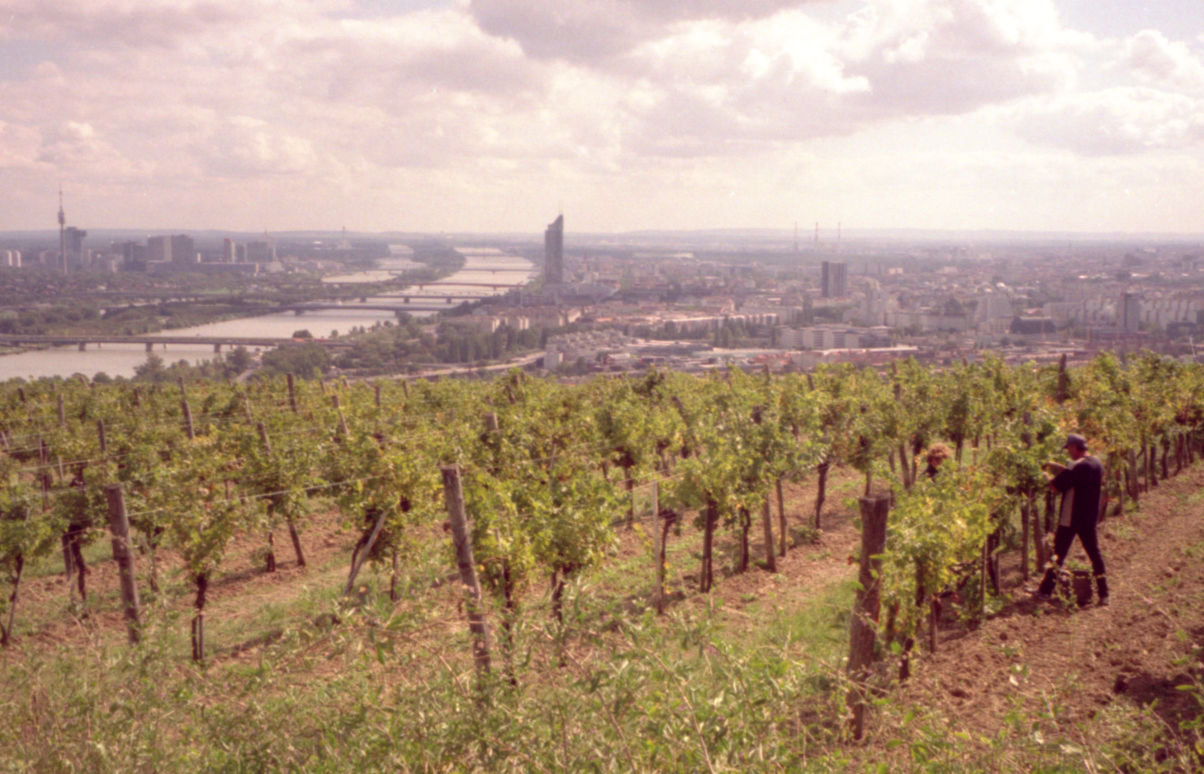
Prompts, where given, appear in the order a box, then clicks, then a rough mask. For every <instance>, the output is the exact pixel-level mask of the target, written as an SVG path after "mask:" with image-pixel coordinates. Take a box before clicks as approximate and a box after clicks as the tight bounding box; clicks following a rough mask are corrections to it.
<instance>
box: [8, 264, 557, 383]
mask: <svg viewBox="0 0 1204 774" xmlns="http://www.w3.org/2000/svg"><path fill="white" fill-rule="evenodd" d="M460 252H461V253H462V254H463V255H464V267H463V268H462V269H461V270H460V271H458V272H455V273H454V274H451V275H449V276H448V277H445V278H444V279H442V280H440V285H439V287H438V288H429V287H428V288H423V289H421V290H420V289H418V288H411V289H407V290H406V291H405V292H404V293H392V294H388V295H371V296H370V295H368V292H369V291H370V290H371V286H372V285H373V284H374V283H377V282H381V281H384V280H387V279H389V278H390V277H391V276H393V275H394V274H395V273H397V272H400V271H402V270H403V269H405V268H412V267H413V266H414V264H413V263H411V262H410V261H407V260H406V259H404V258H386V259H382V260H381V261H380V263H379V264H378V266H377V268H376V269H373V270H370V271H366V272H356V273H354V274H343V275H337V276H331V277H327V278H326V280H327V281H330V282H341V283H355V282H363V283H364V286H365V303H368V304H382V303H388V304H393V303H397V302H398V297H399V296H401V295H405V296H408V297H409V298H410V299H411V300H412V301H420V300H421V298H422V297H423V296H424V295H426V296H432V295H436V294H440V295H444V296H446V295H448V294H456V295H461V294H462V295H471V296H481V297H483V296H487V295H494V294H498V293H504V292H506V290H508V289H509V288H510V287H514V286H517V285H523V284H525V283H527V282H529V281H530V279H531V278H532V277H533V276H535V274H536V273H537V272H538V269H537V268H536V267H535V265H534V264H532V263H531V262H530V261H528V260H527V259H525V258H520V257H518V256H514V255H509V254H507V253H504V252H502V251H500V250H494V249H488V248H485V249H482V248H463V249H460ZM456 282H463V283H470V284H467V285H456V284H454V283H456ZM477 283H479V284H477ZM485 283H496V284H497V285H499V286H502V285H504V287H496V288H490V287H484V286H483V285H484V284H485ZM424 314H431V313H430V312H426V313H423V312H415V313H414V315H415V316H423V315H424ZM393 319H395V316H394V314H393V313H392V312H386V311H379V310H357V309H356V308H355V304H350V303H349V304H346V305H344V306H343V307H341V308H339V309H323V310H318V311H313V312H305V313H303V314H300V315H298V314H294V313H292V312H284V313H279V314H268V315H262V316H259V317H244V318H240V319H237V320H225V321H223V322H216V323H209V324H206V325H197V326H193V327H191V328H175V329H173V330H170V331H160V332H159V334H152V335H162V336H173V337H174V336H267V337H271V338H288V337H289V336H291V335H292V334H293V333H294V332H295V331H298V330H301V329H305V330H308V331H309V332H310V333H312V334H313V335H314V336H317V337H327V336H330V335H331V333H333V332H338V334H339V335H342V334H345V333H347V332H349V331H350V330H351V329H352V328H358V327H361V326H363V327H370V326H372V325H374V324H375V323H378V322H382V321H385V320H393ZM155 354H156V355H158V356H159V357H161V358H163V360H164V362H166V363H169V364H170V363H175V362H178V361H180V360H184V361H187V362H189V363H194V364H195V363H201V362H204V361H207V360H212V359H213V358H214V352H213V346H212V345H211V344H197V345H190V344H170V345H164V346H163V347H158V346H156V348H155ZM146 357H147V352H146V346H145V345H143V344H103V345H99V346H98V345H90V346H89V348H88V349H87V350H86V351H83V352H80V351H79V349H78V348H77V347H74V346H71V347H54V348H52V349H44V350H38V351H36V352H22V353H19V354H14V355H5V356H0V380H3V379H13V378H17V377H23V378H26V379H38V378H42V377H49V376H71V375H73V374H83V375H84V376H87V377H89V378H91V377H92V376H95V375H96V374H97V373H100V372H104V373H106V374H108V375H109V376H133V375H134V369H136V368H137V367H138V366H140V365H142V364H143V363H145V362H146Z"/></svg>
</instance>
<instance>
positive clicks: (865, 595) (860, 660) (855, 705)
mask: <svg viewBox="0 0 1204 774" xmlns="http://www.w3.org/2000/svg"><path fill="white" fill-rule="evenodd" d="M889 511H890V499H889V498H886V497H862V498H861V563H860V572H859V573H858V582H859V588H858V589H857V599H856V601H855V602H854V603H853V617H852V619H851V620H850V622H849V679H850V680H852V682H853V685H852V687H851V688H850V689H849V694H848V703H849V706H850V708H851V709H852V712H853V714H852V718H851V720H850V730H851V731H852V734H853V738H854V739H858V740H859V739H861V737H862V735H863V734H864V731H865V705H866V693H867V690H866V681H867V678H868V677H869V668H870V664H872V663H873V661H874V644H875V640H876V639H877V634H876V632H877V628H878V608H879V603H880V601H881V594H882V589H881V581H880V577H881V573H882V559H881V555H882V552H883V551H884V550H885V548H886V518H887V514H888V513H889Z"/></svg>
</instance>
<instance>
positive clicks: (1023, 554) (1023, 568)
mask: <svg viewBox="0 0 1204 774" xmlns="http://www.w3.org/2000/svg"><path fill="white" fill-rule="evenodd" d="M1029 502H1030V501H1029V498H1028V497H1027V496H1026V497H1025V498H1024V499H1023V500H1022V501H1021V502H1020V577H1021V578H1023V579H1024V580H1028V556H1029V553H1030V552H1029V549H1028V542H1029V535H1028V525H1029V523H1030V520H1029V518H1028V509H1029Z"/></svg>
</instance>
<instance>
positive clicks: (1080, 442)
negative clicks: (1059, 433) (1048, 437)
mask: <svg viewBox="0 0 1204 774" xmlns="http://www.w3.org/2000/svg"><path fill="white" fill-rule="evenodd" d="M1071 446H1073V447H1075V448H1076V449H1084V450H1085V449H1086V448H1087V439H1086V438H1084V437H1083V436H1081V435H1076V434H1075V433H1071V434H1070V435H1068V436H1066V443H1064V444H1062V448H1063V449H1068V448H1070V447H1071Z"/></svg>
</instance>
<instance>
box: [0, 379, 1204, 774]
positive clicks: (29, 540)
mask: <svg viewBox="0 0 1204 774" xmlns="http://www.w3.org/2000/svg"><path fill="white" fill-rule="evenodd" d="M1068 432H1077V433H1081V434H1083V435H1085V436H1086V437H1087V438H1088V440H1089V443H1090V448H1091V451H1092V454H1094V455H1096V456H1097V457H1099V458H1100V460H1101V462H1103V463H1104V468H1105V491H1104V496H1103V502H1102V503H1101V512H1102V514H1103V515H1104V516H1105V519H1106V520H1105V525H1106V528H1105V531H1106V533H1107V535H1108V537H1107V539H1106V541H1105V544H1104V550H1105V554H1106V555H1107V556H1108V560H1109V567H1110V575H1112V576H1115V577H1116V578H1117V581H1116V582H1114V587H1115V588H1116V592H1115V595H1116V597H1117V602H1116V604H1115V605H1114V607H1113V608H1111V609H1109V610H1100V609H1084V610H1078V609H1076V606H1075V604H1074V600H1073V594H1071V595H1070V596H1069V597H1066V598H1063V599H1062V600H1061V601H1057V602H1055V603H1053V604H1048V605H1044V606H1042V605H1039V604H1037V603H1035V602H1032V601H1029V600H1028V599H1027V598H1024V597H1023V594H1022V592H1021V589H1022V587H1023V585H1024V583H1025V582H1026V581H1030V580H1035V579H1036V578H1037V577H1039V575H1040V573H1041V572H1042V568H1043V567H1044V566H1045V564H1046V563H1047V562H1048V561H1049V558H1050V557H1049V552H1050V549H1049V545H1050V544H1049V541H1048V539H1047V536H1048V533H1049V532H1050V530H1051V529H1052V527H1053V524H1054V521H1055V520H1056V516H1055V511H1056V503H1055V501H1054V497H1053V495H1052V493H1051V491H1050V490H1049V488H1048V486H1047V485H1046V481H1047V479H1046V476H1045V474H1044V473H1043V471H1042V465H1043V463H1045V462H1047V461H1049V460H1055V459H1061V458H1062V456H1063V452H1062V451H1061V447H1062V445H1063V441H1064V439H1065V436H1066V434H1067V433H1068ZM936 443H943V444H947V445H948V447H950V450H951V455H952V459H950V460H948V461H947V462H945V463H944V464H943V465H941V467H940V469H939V473H938V474H936V475H935V476H930V475H926V474H925V471H924V465H925V453H926V451H927V450H928V449H930V448H931V447H932V446H933V444H936ZM0 451H2V452H3V454H0V468H2V471H0V472H2V474H3V480H4V482H5V485H4V488H3V489H2V490H0V643H2V645H3V649H2V650H0V671H2V672H3V675H4V684H5V686H6V688H5V689H4V690H3V691H0V702H2V703H3V704H2V706H3V712H0V716H2V717H3V719H2V720H0V731H2V734H3V736H4V737H5V738H7V739H11V740H13V741H12V742H11V743H5V746H6V748H7V749H6V753H5V756H4V757H3V758H0V769H3V770H7V769H10V768H11V769H13V770H28V769H34V770H46V771H63V770H122V771H128V770H135V771H137V770H147V771H155V770H165V769H170V770H194V769H195V770H201V769H205V770H209V769H214V768H224V769H232V770H243V769H273V770H274V769H279V768H295V769H302V768H304V769H306V770H311V769H317V770H364V769H382V770H437V771H446V770H524V771H528V770H544V769H546V770H564V769H589V770H623V771H631V770H662V769H664V770H691V771H694V770H710V771H720V770H769V771H774V770H800V769H814V770H835V769H841V770H847V769H850V768H852V769H854V770H856V769H860V768H869V769H873V768H874V767H875V766H876V765H878V764H879V763H882V765H884V766H887V767H888V768H889V769H892V770H893V768H894V767H914V768H917V769H923V770H958V771H960V770H965V769H967V768H969V769H978V770H995V769H997V768H999V767H1003V768H1006V769H1018V770H1043V771H1044V770H1051V771H1060V770H1067V771H1079V770H1084V769H1087V770H1095V769H1097V768H1098V769H1104V770H1123V771H1149V770H1158V769H1159V768H1161V769H1162V770H1167V771H1176V770H1191V769H1192V768H1193V767H1196V766H1199V765H1201V761H1204V722H1202V721H1201V720H1200V715H1201V710H1204V683H1202V679H1204V675H1202V674H1201V664H1200V658H1201V644H1200V643H1204V613H1202V612H1201V611H1202V610H1204V605H1201V604H1200V602H1201V599H1202V596H1204V588H1202V584H1204V572H1202V568H1204V521H1201V519H1200V518H1199V517H1200V499H1199V498H1198V497H1197V496H1196V493H1195V492H1196V490H1198V489H1199V487H1200V485H1201V483H1204V473H1202V472H1201V470H1200V467H1201V466H1198V465H1196V461H1197V458H1198V456H1199V455H1200V454H1201V453H1204V370H1202V369H1200V368H1199V367H1197V366H1194V365H1187V364H1183V363H1179V362H1176V361H1171V360H1166V359H1161V358H1157V357H1154V356H1142V357H1137V358H1130V359H1129V360H1128V361H1127V362H1121V361H1120V360H1118V359H1117V358H1116V357H1114V356H1111V355H1101V356H1099V357H1097V358H1096V359H1095V360H1093V361H1092V362H1091V363H1089V364H1088V365H1086V366H1083V367H1080V368H1077V369H1073V370H1067V369H1066V367H1065V364H1064V363H1063V364H1062V366H1060V367H1034V366H1031V365H1030V366H1024V367H1012V366H1008V365H1005V364H1004V363H1003V362H1001V361H999V360H996V359H992V358H987V359H985V360H983V361H982V362H978V363H963V364H960V365H957V366H954V367H952V368H949V369H945V370H934V369H928V368H925V367H922V366H920V365H918V364H916V363H915V362H914V361H906V362H899V363H897V364H896V365H895V366H893V367H892V368H890V369H889V370H887V371H885V372H877V371H873V370H857V369H854V368H852V367H848V366H835V367H820V368H818V369H817V370H815V371H814V372H812V373H810V374H794V375H774V376H771V375H769V374H768V373H765V374H760V373H757V374H749V373H745V372H742V371H740V370H738V369H729V370H726V371H720V372H715V373H713V374H710V375H708V376H704V377H696V376H689V375H684V374H678V373H670V372H660V371H649V372H648V373H646V374H644V375H641V376H639V377H616V378H599V379H594V380H592V381H587V382H584V383H581V384H561V383H557V382H554V381H550V380H544V379H538V378H533V377H530V376H528V375H526V374H524V373H522V372H518V371H515V372H512V373H510V374H508V375H506V376H504V377H501V378H498V379H496V380H494V381H454V380H445V381H438V382H412V383H407V382H402V381H391V380H380V381H377V382H374V383H372V382H354V383H348V382H346V381H337V382H321V381H306V380H294V379H293V378H292V377H289V378H287V379H285V378H279V379H265V380H261V381H252V382H249V383H246V384H229V383H222V382H216V381H195V382H188V383H185V382H184V381H180V382H179V383H177V384H176V385H174V386H171V387H166V386H163V385H145V384H142V385H140V384H136V383H121V382H119V383H108V384H103V385H99V384H91V383H88V382H85V381H83V380H67V381H45V382H38V383H21V384H8V385H4V386H0ZM875 541H876V542H875ZM1071 569H1072V570H1074V569H1075V567H1074V560H1073V558H1072V563H1071ZM1138 578H1142V579H1145V580H1144V581H1142V583H1138V581H1137V579H1138ZM1142 584H1144V585H1142ZM1138 605H1140V607H1138ZM1102 616H1111V618H1109V619H1104V618H1102ZM1122 618H1123V620H1125V621H1127V625H1125V626H1121V625H1120V624H1109V623H1107V621H1113V622H1117V621H1120V620H1122ZM1114 625H1115V627H1116V630H1115V631H1113V628H1112V627H1113V626H1114ZM1126 630H1127V631H1126ZM1126 638H1132V639H1133V641H1134V642H1137V643H1139V645H1138V646H1134V645H1133V644H1132V643H1131V642H1128V640H1127V639H1126ZM1043 643H1044V645H1043ZM1045 645H1048V647H1049V648H1050V649H1051V650H1048V651H1047V650H1046V647H1045ZM1112 651H1115V652H1116V653H1119V654H1120V655H1119V656H1116V653H1113V652H1112ZM1152 653H1154V654H1157V655H1156V657H1155V656H1152V655H1150V654H1152ZM1114 656H1115V657H1114ZM1084 659H1087V660H1088V661H1090V662H1091V663H1096V662H1099V664H1101V665H1103V664H1108V665H1110V667H1105V666H1101V667H1100V668H1099V670H1098V671H1099V672H1100V674H1101V675H1104V676H1105V677H1102V678H1098V679H1097V677H1096V676H1094V672H1093V671H1092V670H1091V669H1089V668H1087V667H1086V666H1085V663H1086V662H1084ZM1117 659H1119V660H1117ZM1040 664H1046V665H1048V668H1049V669H1053V670H1060V672H1059V673H1060V674H1062V675H1074V674H1078V672H1077V670H1082V674H1081V675H1080V676H1079V678H1077V679H1080V680H1082V681H1083V682H1082V684H1081V685H1080V686H1079V687H1081V688H1083V689H1084V690H1086V691H1087V692H1088V693H1089V694H1090V695H1091V696H1092V697H1093V699H1092V701H1093V702H1096V703H1097V704H1098V706H1092V707H1084V706H1083V705H1082V704H1081V703H1077V704H1076V703H1074V702H1073V701H1071V702H1070V703H1069V704H1066V705H1063V704H1059V702H1058V701H1057V697H1058V695H1059V691H1065V690H1069V689H1068V688H1067V687H1066V686H1063V685H1058V684H1057V683H1056V682H1054V683H1051V684H1050V685H1047V686H1045V687H1044V688H1041V689H1038V688H1037V687H1036V686H1037V683H1038V680H1037V678H1036V677H1035V675H1036V674H1037V672H1039V670H1040V668H1041V667H1040V666H1039V665H1040ZM1159 664H1162V665H1165V664H1171V665H1172V666H1173V669H1171V673H1170V674H1169V675H1165V676H1161V677H1160V676H1159V674H1160V673H1159V672H1158V669H1157V668H1156V667H1157V666H1158V665H1159ZM971 673H972V674H971ZM976 678H978V681H977V682H976ZM1099 679H1104V681H1105V682H1108V683H1109V685H1106V686H1104V687H1102V688H1101V687H1100V684H1096V683H1098V680H1099ZM1093 680H1095V681H1096V682H1095V683H1093V682H1092V681H1093ZM1113 680H1115V681H1116V682H1114V683H1113V682H1112V681H1113ZM1158 680H1162V681H1163V682H1164V683H1165V685H1162V684H1161V683H1158ZM995 683H1001V684H1002V686H1003V687H1002V691H1003V693H1000V688H999V686H996V685H995ZM1109 688H1111V692H1110V693H1109ZM1138 688H1140V689H1141V690H1140V691H1139V690H1138ZM1134 696H1139V697H1140V699H1141V700H1136V699H1135V700H1134V701H1132V702H1127V703H1124V704H1123V707H1125V708H1127V709H1125V710H1123V711H1122V710H1121V709H1119V708H1120V707H1121V706H1122V704H1121V703H1120V702H1119V700H1116V701H1113V700H1112V699H1113V697H1121V698H1125V697H1134ZM951 697H952V698H951ZM962 713H969V715H973V716H974V717H973V719H971V718H970V717H969V715H967V716H962ZM1004 751H1007V752H1006V754H1007V755H1011V756H1015V757H1014V758H1010V759H1007V760H1009V763H1008V764H1007V765H1004V764H1003V763H1002V762H1001V761H1003V760H1004V759H1002V758H1000V757H999V756H1000V755H1002V754H1004Z"/></svg>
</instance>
